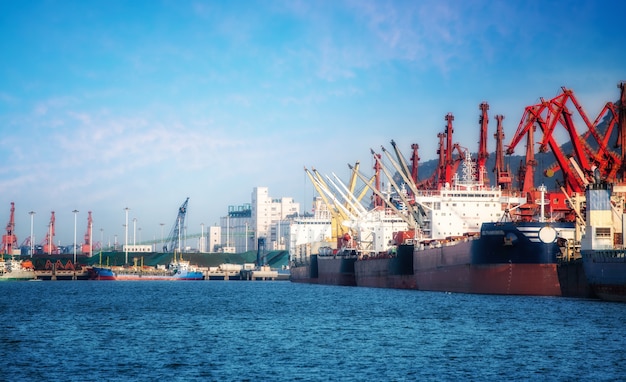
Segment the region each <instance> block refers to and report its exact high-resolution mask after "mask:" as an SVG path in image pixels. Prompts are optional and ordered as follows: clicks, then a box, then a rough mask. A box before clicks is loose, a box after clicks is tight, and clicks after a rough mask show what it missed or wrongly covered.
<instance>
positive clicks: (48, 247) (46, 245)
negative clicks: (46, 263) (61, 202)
mask: <svg viewBox="0 0 626 382" xmlns="http://www.w3.org/2000/svg"><path fill="white" fill-rule="evenodd" d="M54 221H55V218H54V211H52V213H51V215H50V224H49V225H48V232H46V237H45V238H44V239H43V242H42V245H43V253H47V254H48V255H52V254H53V253H54V254H56V253H57V246H56V245H55V244H54Z"/></svg>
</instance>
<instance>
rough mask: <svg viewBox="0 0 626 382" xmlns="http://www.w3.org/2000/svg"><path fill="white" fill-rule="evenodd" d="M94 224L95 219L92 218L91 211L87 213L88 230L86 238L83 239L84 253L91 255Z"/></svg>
mask: <svg viewBox="0 0 626 382" xmlns="http://www.w3.org/2000/svg"><path fill="white" fill-rule="evenodd" d="M92 225H93V219H92V218H91V211H89V212H88V213H87V232H85V240H84V241H83V246H82V252H83V254H84V255H89V256H91V251H92V247H91V229H92Z"/></svg>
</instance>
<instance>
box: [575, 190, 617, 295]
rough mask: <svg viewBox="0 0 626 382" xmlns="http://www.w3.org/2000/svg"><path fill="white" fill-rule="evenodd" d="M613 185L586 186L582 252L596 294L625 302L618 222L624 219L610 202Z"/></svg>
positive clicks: (588, 276) (587, 274)
mask: <svg viewBox="0 0 626 382" xmlns="http://www.w3.org/2000/svg"><path fill="white" fill-rule="evenodd" d="M612 187H613V186H612V185H609V184H607V183H591V184H589V185H588V186H587V189H586V198H587V209H586V211H585V213H586V219H585V221H586V224H585V234H584V236H583V238H582V241H581V255H582V259H583V266H584V269H585V274H586V276H587V280H588V281H589V285H590V286H591V288H592V289H593V291H594V292H595V294H596V295H597V296H598V297H599V298H601V299H603V300H606V301H619V302H626V250H625V249H624V242H623V237H624V236H623V228H622V221H617V220H623V219H624V215H623V211H616V210H615V206H614V205H613V203H612V202H611V194H612ZM622 203H623V201H622ZM618 206H619V205H618ZM620 207H623V206H620ZM620 212H622V213H621V214H620ZM616 215H617V216H618V217H619V218H618V219H615V216H616ZM619 231H622V234H621V235H620V234H619V233H620V232H619Z"/></svg>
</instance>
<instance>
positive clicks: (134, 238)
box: [133, 218, 137, 247]
mask: <svg viewBox="0 0 626 382" xmlns="http://www.w3.org/2000/svg"><path fill="white" fill-rule="evenodd" d="M136 244H137V218H133V247H134V246H135V245H136Z"/></svg>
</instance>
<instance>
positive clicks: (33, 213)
mask: <svg viewBox="0 0 626 382" xmlns="http://www.w3.org/2000/svg"><path fill="white" fill-rule="evenodd" d="M28 214H29V215H30V257H33V246H34V244H35V239H34V238H33V217H34V216H35V211H30V212H29V213H28Z"/></svg>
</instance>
